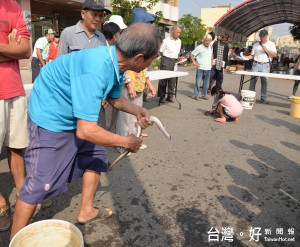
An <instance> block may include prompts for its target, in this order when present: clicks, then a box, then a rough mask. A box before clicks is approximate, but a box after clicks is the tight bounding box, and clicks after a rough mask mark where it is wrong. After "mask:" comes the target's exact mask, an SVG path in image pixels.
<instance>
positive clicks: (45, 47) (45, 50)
mask: <svg viewBox="0 0 300 247" xmlns="http://www.w3.org/2000/svg"><path fill="white" fill-rule="evenodd" d="M49 45H50V44H49V43H48V40H47V38H46V37H45V36H44V37H41V38H39V39H38V40H37V41H36V42H35V45H34V48H33V53H32V56H33V57H35V58H38V56H37V54H36V49H37V48H39V49H41V54H42V57H43V59H44V60H47V58H48V55H49Z"/></svg>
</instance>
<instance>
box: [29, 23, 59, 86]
mask: <svg viewBox="0 0 300 247" xmlns="http://www.w3.org/2000/svg"><path fill="white" fill-rule="evenodd" d="M53 41H54V31H53V29H51V28H49V29H48V30H47V32H46V34H45V36H44V37H41V38H39V39H38V40H37V41H36V42H35V44H34V48H33V53H32V60H31V70H32V83H33V82H34V80H35V78H36V77H37V76H38V74H39V73H40V70H41V68H42V67H43V66H44V65H45V64H46V60H47V58H48V55H49V46H50V43H51V42H53Z"/></svg>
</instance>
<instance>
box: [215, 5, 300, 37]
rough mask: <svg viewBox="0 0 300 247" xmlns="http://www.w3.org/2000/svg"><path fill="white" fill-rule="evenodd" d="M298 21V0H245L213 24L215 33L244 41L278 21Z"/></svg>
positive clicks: (299, 13) (299, 16) (299, 20)
mask: <svg viewBox="0 0 300 247" xmlns="http://www.w3.org/2000/svg"><path fill="white" fill-rule="evenodd" d="M285 22H287V23H292V24H296V23H300V0H247V1H245V2H243V3H242V4H240V5H237V6H236V7H234V8H233V9H231V10H229V11H228V12H227V13H226V14H225V15H223V16H222V17H221V18H220V19H219V20H218V21H217V22H216V24H215V26H214V32H215V33H216V35H220V36H222V35H228V36H229V40H234V41H240V42H245V41H246V38H247V37H248V36H249V35H251V34H252V33H254V32H256V31H257V30H259V29H261V28H263V27H266V26H270V25H274V24H279V23H285Z"/></svg>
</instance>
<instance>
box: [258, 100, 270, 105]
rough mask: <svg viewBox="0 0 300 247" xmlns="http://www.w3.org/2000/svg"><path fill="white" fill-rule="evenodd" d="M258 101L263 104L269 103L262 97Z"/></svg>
mask: <svg viewBox="0 0 300 247" xmlns="http://www.w3.org/2000/svg"><path fill="white" fill-rule="evenodd" d="M260 102H261V103H263V104H269V101H266V100H264V99H261V100H260Z"/></svg>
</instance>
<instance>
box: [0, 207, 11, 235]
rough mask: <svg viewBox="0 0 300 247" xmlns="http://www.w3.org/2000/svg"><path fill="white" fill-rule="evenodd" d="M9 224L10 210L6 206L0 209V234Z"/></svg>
mask: <svg viewBox="0 0 300 247" xmlns="http://www.w3.org/2000/svg"><path fill="white" fill-rule="evenodd" d="M10 224H11V218H10V208H9V206H7V205H6V206H5V207H2V208H0V232H4V231H7V230H8V229H9V228H10Z"/></svg>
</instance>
